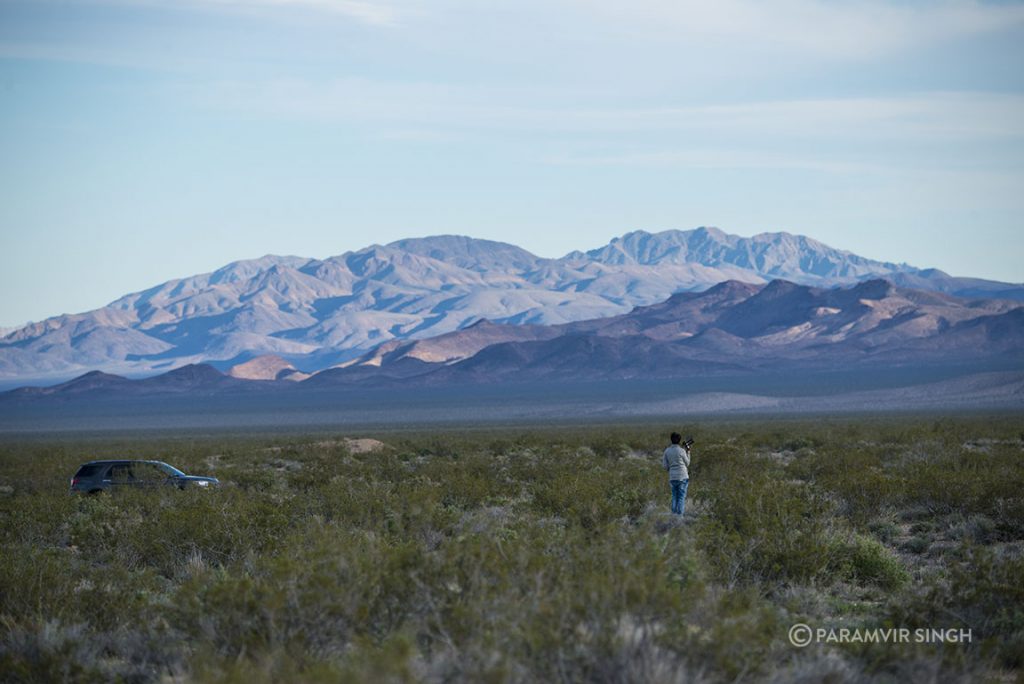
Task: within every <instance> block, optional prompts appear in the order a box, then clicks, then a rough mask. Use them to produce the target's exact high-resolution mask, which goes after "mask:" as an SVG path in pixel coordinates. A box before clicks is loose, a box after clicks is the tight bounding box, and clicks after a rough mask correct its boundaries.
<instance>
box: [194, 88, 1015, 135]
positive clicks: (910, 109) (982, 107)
mask: <svg viewBox="0 0 1024 684" xmlns="http://www.w3.org/2000/svg"><path fill="white" fill-rule="evenodd" d="M190 97H192V98H198V99H199V100H201V101H202V103H203V104H204V105H205V106H210V107H216V108H223V109H229V110H237V111H240V112H250V113H251V112H260V113H262V114H265V115H272V116H283V117H293V118H297V119H316V120H320V121H331V120H333V121H336V122H338V123H345V124H358V123H362V124H365V125H367V126H371V127H376V128H381V127H383V128H394V127H396V126H400V127H402V128H406V129H407V128H415V129H416V130H421V131H422V130H439V131H452V130H464V131H467V132H468V131H482V132H487V131H524V132H534V133H545V132H546V133H553V134H570V135H572V134H580V135H584V134H587V133H625V134H628V133H658V132H682V133H690V134H694V135H704V134H719V135H723V136H748V137H749V136H757V137H764V138H773V137H788V138H795V139H804V140H814V139H829V138H837V137H838V138H843V139H846V140H858V139H872V140H899V141H907V140H909V141H936V140H937V141H942V142H950V141H958V140H1005V139H1018V140H1019V139H1022V138H1024V95H1019V94H1001V93H984V92H982V93H975V92H932V93H919V94H912V95H904V96H890V97H838V98H804V99H787V100H766V101H752V102H743V103H729V104H700V105H686V106H660V107H633V106H623V105H618V106H616V104H617V103H618V101H614V102H615V103H614V104H609V105H608V106H604V107H585V106H574V105H571V104H568V105H565V104H563V105H558V104H546V103H548V102H557V98H555V97H554V96H553V95H552V93H550V92H548V91H546V90H544V89H537V90H536V91H534V92H530V91H524V90H522V89H503V88H501V87H499V86H492V87H490V88H486V87H470V86H452V85H446V84H436V83H404V82H380V81H371V80H367V79H354V78H350V79H336V80H329V81H305V80H277V81H265V82H252V81H244V82H243V81H238V82H225V83H217V84H215V85H213V86H207V87H204V88H202V89H201V90H194V91H192V93H191V95H190Z"/></svg>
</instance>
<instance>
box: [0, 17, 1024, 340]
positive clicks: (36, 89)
mask: <svg viewBox="0 0 1024 684" xmlns="http://www.w3.org/2000/svg"><path fill="white" fill-rule="evenodd" d="M1022 216H1024V4H1022V3H1018V2H990V3H989V2H961V1H957V0H951V1H949V2H915V1H913V0H903V1H900V2H883V1H875V0H872V1H862V0H850V1H849V2H834V1H824V0H784V1H779V2H768V1H765V0H717V1H714V2H693V1H690V0H675V1H673V0H630V1H629V2H624V1H621V0H544V1H543V2H540V1H539V0H516V1H510V0H493V1H488V2H480V1H479V0H476V1H473V0H429V1H428V0H393V1H392V0H379V1H378V0H176V1H175V2H173V3H168V2H160V1H158V0H52V1H51V0H28V1H22V0H0V294H2V297H0V326H4V325H15V324H20V323H24V322H26V321H27V320H38V319H41V318H45V317H47V316H51V315H55V314H59V313H64V312H77V311H83V310H87V309H91V308H95V307H98V306H102V305H104V304H106V303H108V302H109V301H111V300H113V299H115V298H116V297H118V296H120V295H122V294H124V293H127V292H130V291H136V290H140V289H143V288H146V287H148V286H151V285H154V284H157V283H159V282H162V281H164V280H168V279H171V278H174V277H181V276H186V275H191V274H194V273H199V272H204V271H209V270H212V269H214V268H217V267H219V266H221V265H223V264H225V263H227V262H229V261H233V260H237V259H242V258H249V257H256V256H261V255H263V254H266V253H275V254H298V255H302V256H313V257H327V256H331V255H334V254H339V253H341V252H344V251H347V250H350V249H357V248H360V247H363V246H366V245H368V244H371V243H374V242H387V241H391V240H395V239H399V238H402V237H409V236H417V235H429V234H437V233H460V234H468V235H473V236H476V237H484V238H490V239H496V240H505V241H508V242H513V243H516V244H519V245H521V246H523V247H526V248H527V249H530V250H532V251H534V252H536V253H538V254H541V255H544V256H561V255H562V254H564V253H566V252H568V251H570V250H572V249H585V248H590V247H595V246H598V245H601V244H604V243H605V242H607V241H608V240H609V239H610V238H611V237H613V236H616V235H621V234H622V233H624V232H626V231H629V230H633V229H646V230H652V231H653V230H663V229H667V228H693V227H696V226H699V225H716V226H718V227H720V228H722V229H723V230H726V231H728V232H733V233H737V234H740V235H752V234H754V233H759V232H764V231H774V230H787V231H789V232H793V233H802V234H806V235H810V236H812V237H814V238H817V239H819V240H821V241H823V242H826V243H828V244H830V245H833V246H835V247H840V248H844V249H849V250H852V251H854V252H857V253H859V254H862V255H864V256H868V257H873V258H878V259H885V260H890V261H906V262H909V263H912V264H915V265H919V266H936V267H939V268H942V269H944V270H946V271H949V272H951V273H954V274H956V275H975V276H981V277H989V278H995V279H1000V280H1009V281H1015V282H1019V281H1022V280H1024V268H1022V267H1021V265H1020V264H1021V257H1022V254H1024V229H1022V228H1024V226H1022V222H1021V218H1022Z"/></svg>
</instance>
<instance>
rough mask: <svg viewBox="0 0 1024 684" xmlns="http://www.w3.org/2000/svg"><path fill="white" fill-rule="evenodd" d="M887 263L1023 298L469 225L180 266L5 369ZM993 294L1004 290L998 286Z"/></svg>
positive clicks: (449, 324) (758, 257) (702, 244)
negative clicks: (476, 229)
mask: <svg viewBox="0 0 1024 684" xmlns="http://www.w3.org/2000/svg"><path fill="white" fill-rule="evenodd" d="M877 277H884V278H886V279H889V280H891V281H892V282H894V283H895V284H897V285H900V286H907V287H913V288H918V289H921V288H924V289H933V290H936V291H941V292H948V293H951V294H967V295H969V296H974V297H979V296H980V297H985V296H998V297H1002V298H1013V299H1024V287H1022V286H1020V285H1015V284H1008V283H995V282H992V281H985V280H978V279H964V278H954V277H952V276H949V275H947V274H945V273H942V272H941V271H937V270H934V269H924V270H922V269H917V268H914V267H910V266H907V265H905V264H893V263H889V262H881V261H873V260H870V259H866V258H863V257H860V256H857V255H855V254H852V253H850V252H846V251H843V250H837V249H834V248H831V247H828V246H827V245H824V244H822V243H820V242H817V241H815V240H813V239H811V238H807V237H803V236H795V235H790V234H788V233H764V234H761V235H756V236H754V237H750V238H744V237H739V236H735V235H729V234H727V233H724V232H722V231H720V230H718V229H715V228H700V229H697V230H690V231H664V232H660V233H648V232H645V231H634V232H631V233H627V234H626V235H624V236H622V237H621V238H616V239H615V240H613V241H611V242H610V243H609V244H607V245H605V246H603V247H600V248H596V249H592V250H589V251H587V252H572V253H570V254H568V255H566V256H564V257H562V258H559V259H547V258H542V257H538V256H536V255H534V254H531V253H530V252H528V251H527V250H524V249H522V248H520V247H517V246H515V245H511V244H507V243H502V242H494V241H489V240H477V239H473V238H468V237H465V236H451V235H444V236H436V237H427V238H411V239H407V240H400V241H397V242H393V243H390V244H388V245H372V246H369V247H366V248H364V249H361V250H356V251H353V252H346V253H344V254H340V255H338V256H334V257H329V258H326V259H313V258H306V257H298V256H274V255H266V256H263V257H260V258H258V259H249V260H242V261H236V262H232V263H230V264H227V265H225V266H223V267H221V268H219V269H217V270H215V271H213V272H211V273H207V274H200V275H195V276H190V277H187V278H181V279H175V280H172V281H168V282H166V283H163V284H160V285H157V286H155V287H152V288H148V289H146V290H144V291H141V292H137V293H132V294H128V295H125V296H124V297H121V298H119V299H118V300H116V301H114V302H112V303H111V304H110V305H108V306H106V307H103V308H100V309H97V310H95V311H90V312H86V313H81V314H69V315H64V316H57V317H54V318H50V319H47V320H45V321H41V322H38V323H34V324H31V325H28V326H25V327H23V328H20V329H18V330H15V331H13V332H11V333H9V334H8V335H7V337H5V338H3V339H2V340H0V380H2V379H6V380H7V382H8V384H9V385H10V384H14V383H15V382H20V381H26V380H50V381H53V380H59V379H65V378H69V377H74V376H75V375H79V374H81V373H82V372H84V371H85V370H90V369H96V368H99V369H102V370H104V371H107V372H116V373H121V374H127V375H147V374H153V373H155V372H158V371H165V370H167V369H168V368H173V367H177V366H183V365H186V364H190V363H203V362H210V363H214V364H215V365H218V367H221V368H225V369H226V368H228V367H229V366H231V365H234V364H237V363H240V362H244V361H246V360H247V359H250V358H253V357H256V356H259V355H262V354H276V355H279V356H281V357H282V358H283V359H285V360H286V361H288V362H290V363H292V364H294V365H295V367H296V368H298V369H299V370H301V371H307V372H308V371H315V370H319V369H322V368H325V367H329V366H333V365H338V364H341V363H344V362H346V361H349V360H352V359H355V358H357V357H359V356H361V355H363V354H365V353H366V352H368V351H369V350H371V349H373V348H375V347H377V346H378V345H380V344H381V343H383V342H387V341H388V340H398V341H401V340H407V339H424V338H428V337H433V336H436V335H440V334H443V333H447V332H451V331H455V330H459V329H462V328H464V327H466V326H468V325H470V324H472V323H474V322H476V321H478V320H480V319H481V318H486V319H488V320H490V321H493V322H495V323H506V324H540V325H552V324H560V323H569V322H573V321H582V320H587V319H596V318H600V317H605V316H612V315H616V314H623V313H626V312H628V311H630V310H632V309H633V308H634V307H636V306H643V305H650V304H654V303H657V302H661V301H664V300H665V299H667V298H668V297H670V296H671V295H673V294H674V293H677V292H696V291H702V290H706V289H708V288H709V287H711V286H713V285H715V284H717V283H721V282H724V281H727V280H736V281H742V282H747V283H751V284H764V283H766V282H768V281H770V280H773V279H776V278H784V279H786V280H789V281H792V282H795V283H799V284H801V285H809V286H815V287H834V286H837V285H850V284H854V283H857V282H860V281H863V280H868V279H871V278H877ZM988 293H992V294H988Z"/></svg>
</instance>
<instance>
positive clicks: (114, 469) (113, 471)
mask: <svg viewBox="0 0 1024 684" xmlns="http://www.w3.org/2000/svg"><path fill="white" fill-rule="evenodd" d="M110 481H111V482H118V483H123V482H131V481H132V467H131V465H130V464H128V463H123V464H121V465H115V466H111V467H110Z"/></svg>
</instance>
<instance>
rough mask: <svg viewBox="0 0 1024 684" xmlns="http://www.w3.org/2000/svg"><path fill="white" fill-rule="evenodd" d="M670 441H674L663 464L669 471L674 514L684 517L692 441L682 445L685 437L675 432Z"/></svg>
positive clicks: (667, 450)
mask: <svg viewBox="0 0 1024 684" xmlns="http://www.w3.org/2000/svg"><path fill="white" fill-rule="evenodd" d="M669 439H671V440H672V444H671V445H670V446H669V448H668V449H665V454H664V455H663V456H662V457H661V464H662V465H663V466H664V467H665V470H667V471H668V484H669V487H671V489H672V512H673V513H675V514H676V515H682V514H683V509H684V508H686V488H687V487H688V486H689V484H690V471H689V467H690V442H691V440H687V443H686V444H681V442H682V441H683V437H682V435H680V434H679V433H678V432H673V433H672V435H671V437H670V438H669Z"/></svg>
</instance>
